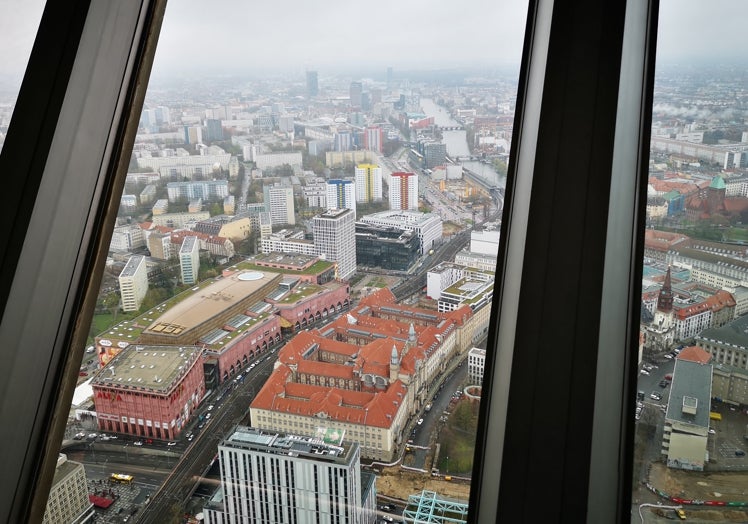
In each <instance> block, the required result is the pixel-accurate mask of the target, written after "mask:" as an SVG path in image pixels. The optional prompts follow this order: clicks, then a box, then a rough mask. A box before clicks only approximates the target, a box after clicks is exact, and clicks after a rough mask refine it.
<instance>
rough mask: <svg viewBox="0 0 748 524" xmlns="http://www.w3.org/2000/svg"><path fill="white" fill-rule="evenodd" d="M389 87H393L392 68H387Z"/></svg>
mask: <svg viewBox="0 0 748 524" xmlns="http://www.w3.org/2000/svg"><path fill="white" fill-rule="evenodd" d="M387 89H392V68H391V67H388V68H387Z"/></svg>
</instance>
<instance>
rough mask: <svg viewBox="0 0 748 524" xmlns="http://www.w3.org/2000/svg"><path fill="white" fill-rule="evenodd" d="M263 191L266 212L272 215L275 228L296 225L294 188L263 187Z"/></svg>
mask: <svg viewBox="0 0 748 524" xmlns="http://www.w3.org/2000/svg"><path fill="white" fill-rule="evenodd" d="M262 191H263V193H264V197H265V211H266V212H268V213H270V220H271V222H272V224H273V225H274V226H275V225H279V224H290V225H293V224H295V223H296V216H295V212H294V201H293V188H292V187H287V186H282V185H280V184H274V185H272V186H270V185H268V186H265V187H263V188H262Z"/></svg>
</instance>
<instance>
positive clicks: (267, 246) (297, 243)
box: [260, 229, 317, 256]
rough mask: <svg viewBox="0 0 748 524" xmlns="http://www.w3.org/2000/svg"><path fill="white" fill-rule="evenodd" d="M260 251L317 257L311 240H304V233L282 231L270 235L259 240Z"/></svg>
mask: <svg viewBox="0 0 748 524" xmlns="http://www.w3.org/2000/svg"><path fill="white" fill-rule="evenodd" d="M260 251H261V252H263V253H266V254H267V253H302V254H304V255H311V256H317V247H316V246H315V244H314V242H313V241H311V240H306V239H305V238H304V231H301V230H298V231H290V230H288V229H282V230H280V231H278V232H277V233H270V234H268V235H266V236H263V237H262V238H261V240H260Z"/></svg>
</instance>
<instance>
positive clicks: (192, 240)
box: [179, 237, 200, 286]
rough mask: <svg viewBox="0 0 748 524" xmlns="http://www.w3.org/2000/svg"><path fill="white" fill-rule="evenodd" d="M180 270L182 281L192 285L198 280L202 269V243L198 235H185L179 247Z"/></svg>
mask: <svg viewBox="0 0 748 524" xmlns="http://www.w3.org/2000/svg"><path fill="white" fill-rule="evenodd" d="M179 271H180V273H181V275H182V283H183V284H186V285H188V286H191V285H192V284H194V283H195V282H197V274H198V271H200V243H199V241H198V239H197V237H185V239H184V240H183V241H182V247H181V248H179Z"/></svg>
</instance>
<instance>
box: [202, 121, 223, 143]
mask: <svg viewBox="0 0 748 524" xmlns="http://www.w3.org/2000/svg"><path fill="white" fill-rule="evenodd" d="M205 131H206V133H205V137H206V138H207V140H208V141H209V142H213V141H218V140H223V126H222V125H221V121H220V120H218V119H217V118H208V119H206V120H205Z"/></svg>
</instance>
